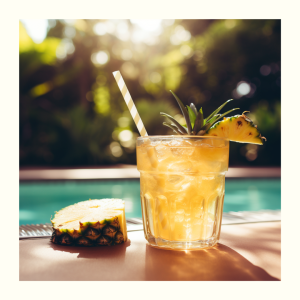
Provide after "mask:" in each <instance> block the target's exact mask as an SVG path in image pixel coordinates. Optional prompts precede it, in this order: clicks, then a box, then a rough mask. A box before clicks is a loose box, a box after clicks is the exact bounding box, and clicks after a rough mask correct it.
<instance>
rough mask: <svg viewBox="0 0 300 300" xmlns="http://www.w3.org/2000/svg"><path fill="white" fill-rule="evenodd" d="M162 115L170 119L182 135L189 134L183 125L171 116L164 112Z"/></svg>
mask: <svg viewBox="0 0 300 300" xmlns="http://www.w3.org/2000/svg"><path fill="white" fill-rule="evenodd" d="M160 114H161V115H162V116H163V117H166V118H168V119H169V120H170V121H171V122H172V123H173V124H174V125H175V126H176V127H177V129H178V131H179V132H181V134H186V133H187V130H186V128H184V127H183V126H182V125H180V124H179V123H178V122H177V121H176V120H175V119H174V118H173V117H172V116H170V115H168V114H166V113H163V112H161V113H160Z"/></svg>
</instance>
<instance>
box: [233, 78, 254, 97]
mask: <svg viewBox="0 0 300 300" xmlns="http://www.w3.org/2000/svg"><path fill="white" fill-rule="evenodd" d="M236 91H237V92H238V94H240V95H242V96H244V95H248V94H249V93H250V91H251V87H250V85H249V83H247V82H245V81H240V82H239V83H238V85H237V88H236Z"/></svg>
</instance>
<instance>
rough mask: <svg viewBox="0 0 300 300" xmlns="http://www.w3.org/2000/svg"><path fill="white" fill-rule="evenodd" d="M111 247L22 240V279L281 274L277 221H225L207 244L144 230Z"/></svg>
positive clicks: (231, 277)
mask: <svg viewBox="0 0 300 300" xmlns="http://www.w3.org/2000/svg"><path fill="white" fill-rule="evenodd" d="M128 238H129V239H128V241H127V242H126V243H125V244H122V245H117V246H113V247H94V248H83V247H68V246H60V245H55V244H53V243H51V242H50V240H49V239H48V238H41V239H26V240H20V242H19V246H20V248H19V250H20V266H19V267H20V280H21V281H32V280H47V281H52V280H53V281H56V280H68V281H70V280H80V281H86V280H89V281H93V280H123V281H126V280H130V281H133V280H153V281H161V280H168V281H171V280H188V281H194V280H206V281H215V280H222V281H229V280H233V281H241V280H242V281H250V280H256V281H262V280H264V281H265V280H266V281H273V280H281V222H265V223H252V224H239V225H223V226H222V232H221V239H220V243H218V244H217V245H216V246H214V247H212V248H210V249H207V250H198V251H168V250H160V249H156V248H153V247H151V246H149V245H148V244H147V242H146V240H145V238H144V233H143V231H133V232H128Z"/></svg>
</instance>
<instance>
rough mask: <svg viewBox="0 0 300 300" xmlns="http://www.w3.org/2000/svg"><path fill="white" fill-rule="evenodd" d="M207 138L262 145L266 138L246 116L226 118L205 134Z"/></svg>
mask: <svg viewBox="0 0 300 300" xmlns="http://www.w3.org/2000/svg"><path fill="white" fill-rule="evenodd" d="M205 136H218V137H224V138H228V139H229V140H230V141H234V142H238V143H251V144H258V145H262V144H263V140H266V138H265V137H262V136H261V134H260V132H259V131H258V130H257V126H256V125H254V124H253V122H252V121H251V120H250V119H249V118H248V117H247V116H245V115H244V113H243V114H242V115H236V116H233V117H230V118H224V119H223V121H220V122H218V123H216V124H214V126H213V127H211V128H210V129H209V130H208V131H207V132H206V134H205Z"/></svg>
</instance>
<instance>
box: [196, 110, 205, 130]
mask: <svg viewBox="0 0 300 300" xmlns="http://www.w3.org/2000/svg"><path fill="white" fill-rule="evenodd" d="M203 125H204V119H203V112H202V107H201V108H200V110H199V113H198V115H197V119H196V121H195V126H194V127H193V132H194V134H197V133H198V132H199V130H200V129H201V128H202V127H203Z"/></svg>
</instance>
